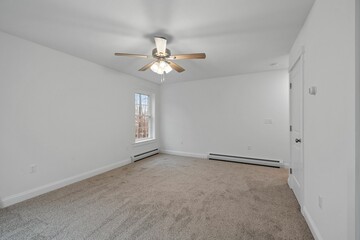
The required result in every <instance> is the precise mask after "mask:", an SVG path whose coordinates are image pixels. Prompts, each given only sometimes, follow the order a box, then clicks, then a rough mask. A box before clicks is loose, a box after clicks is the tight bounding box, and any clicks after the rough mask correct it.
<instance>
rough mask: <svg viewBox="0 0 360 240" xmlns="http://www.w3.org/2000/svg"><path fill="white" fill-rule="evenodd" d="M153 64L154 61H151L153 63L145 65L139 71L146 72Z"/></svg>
mask: <svg viewBox="0 0 360 240" xmlns="http://www.w3.org/2000/svg"><path fill="white" fill-rule="evenodd" d="M154 63H156V61H153V62H151V63H148V64H146V65H145V66H143V67H142V68H140V69H139V71H146V70H148V69H149V68H151V66H152V65H153V64H154Z"/></svg>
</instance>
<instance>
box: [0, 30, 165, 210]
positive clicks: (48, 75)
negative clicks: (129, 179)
mask: <svg viewBox="0 0 360 240" xmlns="http://www.w3.org/2000/svg"><path fill="white" fill-rule="evenodd" d="M0 52H1V54H0V114H1V117H0V133H1V134H0V200H2V203H3V204H4V205H9V204H12V203H14V202H17V201H19V200H23V199H26V198H28V197H31V196H33V195H36V194H38V193H42V192H45V191H47V190H50V189H52V188H54V187H59V186H62V185H64V184H67V183H70V182H72V181H75V180H79V179H81V178H83V177H86V176H90V175H91V174H96V173H99V172H101V171H104V170H107V169H110V168H112V167H115V166H120V165H122V164H125V163H128V162H129V158H130V156H131V155H132V154H133V153H138V152H142V151H145V150H149V149H154V148H157V147H158V143H157V141H155V142H153V143H152V144H148V145H142V146H141V147H138V148H137V147H135V146H134V145H133V142H134V91H135V90H138V89H140V90H146V91H151V92H153V93H155V94H156V95H157V96H156V97H157V98H158V97H159V94H158V93H159V85H157V84H154V83H150V82H148V81H143V80H138V79H134V78H133V77H130V76H128V75H124V74H121V73H119V72H116V71H113V70H110V69H108V68H105V67H102V66H99V65H97V64H94V63H91V62H88V61H85V60H82V59H79V58H75V57H73V56H70V55H66V54H64V53H61V52H58V51H55V50H52V49H49V48H46V47H43V46H40V45H37V44H35V43H32V42H29V41H26V40H23V39H20V38H17V37H14V36H10V35H8V34H6V33H3V32H0ZM157 100H159V99H157ZM157 109H158V110H159V108H157ZM158 113H159V112H158ZM158 126H159V125H158ZM158 126H157V129H158ZM157 135H159V132H158V131H157ZM33 164H35V165H37V166H38V167H37V168H38V169H37V172H36V173H33V174H30V173H29V170H30V165H33ZM82 174H83V175H82ZM79 175H80V176H79ZM76 176H78V177H76ZM74 177H75V178H74ZM49 184H50V185H49Z"/></svg>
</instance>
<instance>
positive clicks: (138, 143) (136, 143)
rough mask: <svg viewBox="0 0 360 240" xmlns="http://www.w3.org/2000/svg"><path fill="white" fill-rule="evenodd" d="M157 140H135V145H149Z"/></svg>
mask: <svg viewBox="0 0 360 240" xmlns="http://www.w3.org/2000/svg"><path fill="white" fill-rule="evenodd" d="M156 141H157V140H156V139H155V138H150V139H145V140H141V141H137V142H134V143H133V146H135V147H138V146H143V145H148V144H152V143H156Z"/></svg>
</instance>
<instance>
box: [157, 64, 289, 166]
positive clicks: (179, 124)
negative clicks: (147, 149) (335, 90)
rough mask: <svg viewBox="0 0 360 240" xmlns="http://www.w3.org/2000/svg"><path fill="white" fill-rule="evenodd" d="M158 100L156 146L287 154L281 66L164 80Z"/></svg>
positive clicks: (285, 81) (186, 151)
mask: <svg viewBox="0 0 360 240" xmlns="http://www.w3.org/2000/svg"><path fill="white" fill-rule="evenodd" d="M161 99H162V102H161V112H162V115H161V122H162V131H161V132H162V135H161V139H162V145H161V149H162V151H165V152H171V153H174V152H175V153H179V154H183V155H194V156H200V157H205V156H206V155H207V154H208V153H209V152H212V153H222V154H229V155H239V156H248V157H255V158H266V159H275V160H280V161H285V162H287V160H288V159H289V75H288V72H287V71H285V70H282V71H272V72H263V73H254V74H247V75H240V76H233V77H226V78H218V79H207V80H200V81H189V82H183V83H174V84H164V85H163V86H162V87H161ZM265 119H271V120H272V122H273V123H272V124H264V120H265ZM248 146H251V147H252V150H248Z"/></svg>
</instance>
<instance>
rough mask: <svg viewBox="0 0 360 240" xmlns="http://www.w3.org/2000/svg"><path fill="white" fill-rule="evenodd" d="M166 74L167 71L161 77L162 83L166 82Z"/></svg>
mask: <svg viewBox="0 0 360 240" xmlns="http://www.w3.org/2000/svg"><path fill="white" fill-rule="evenodd" d="M165 74H166V73H165V72H163V74H161V79H160V81H161V83H163V82H165Z"/></svg>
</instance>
